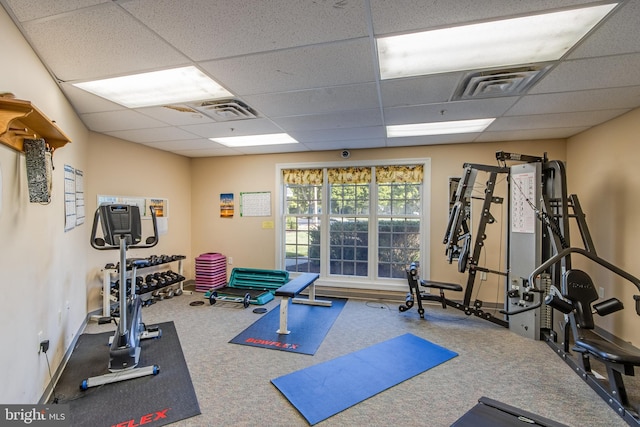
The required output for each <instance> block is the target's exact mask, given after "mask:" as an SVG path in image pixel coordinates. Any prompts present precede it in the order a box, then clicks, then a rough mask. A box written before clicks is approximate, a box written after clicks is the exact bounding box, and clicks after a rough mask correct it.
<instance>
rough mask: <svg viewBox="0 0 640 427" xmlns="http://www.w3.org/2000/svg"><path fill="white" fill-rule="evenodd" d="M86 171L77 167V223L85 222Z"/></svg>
mask: <svg viewBox="0 0 640 427" xmlns="http://www.w3.org/2000/svg"><path fill="white" fill-rule="evenodd" d="M84 217H85V211H84V173H83V172H82V171H81V170H78V169H76V225H81V224H84Z"/></svg>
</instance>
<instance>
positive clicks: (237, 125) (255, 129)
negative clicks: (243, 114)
mask: <svg viewBox="0 0 640 427" xmlns="http://www.w3.org/2000/svg"><path fill="white" fill-rule="evenodd" d="M181 129H183V130H185V131H187V132H190V133H192V134H194V135H198V136H202V137H204V138H213V137H227V136H244V135H263V134H268V133H282V129H281V128H279V127H278V126H276V125H275V124H273V122H271V121H270V120H268V119H248V120H234V121H229V122H215V123H206V124H202V125H188V126H181Z"/></svg>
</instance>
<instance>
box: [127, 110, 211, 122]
mask: <svg viewBox="0 0 640 427" xmlns="http://www.w3.org/2000/svg"><path fill="white" fill-rule="evenodd" d="M136 111H138V112H139V113H141V114H144V115H145V116H149V117H152V118H154V119H156V120H160V121H161V122H163V123H167V124H169V125H173V126H186V125H201V124H206V123H214V122H215V121H214V120H213V119H211V118H209V117H207V116H205V115H204V114H202V113H200V112H197V111H194V112H188V111H178V110H176V109H173V108H169V107H163V106H160V107H148V108H137V109H136Z"/></svg>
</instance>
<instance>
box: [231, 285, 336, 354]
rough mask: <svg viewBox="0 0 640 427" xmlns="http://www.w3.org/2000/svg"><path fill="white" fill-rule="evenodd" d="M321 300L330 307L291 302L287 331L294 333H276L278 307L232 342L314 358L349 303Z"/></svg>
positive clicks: (331, 299)
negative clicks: (329, 303) (329, 304)
mask: <svg viewBox="0 0 640 427" xmlns="http://www.w3.org/2000/svg"><path fill="white" fill-rule="evenodd" d="M322 299H323V300H330V301H331V307H325V306H319V305H306V304H292V303H291V302H289V317H288V326H287V329H289V330H290V331H291V333H290V334H279V333H278V332H277V330H278V329H279V328H280V305H278V306H276V307H275V308H273V309H272V310H271V311H270V312H269V313H267V314H265V315H264V316H262V317H261V318H260V319H258V320H257V321H255V322H254V323H253V324H252V325H251V326H249V327H248V328H247V329H245V330H244V331H242V332H241V333H240V334H239V335H237V336H236V337H235V338H233V339H232V340H231V341H229V342H230V343H233V344H242V345H248V346H252V347H262V348H270V349H273V350H282V351H288V352H292V353H302V354H310V355H313V354H315V352H316V351H317V350H318V348H319V347H320V344H322V341H324V337H325V336H326V335H327V333H328V332H329V329H331V327H332V326H333V323H334V322H335V320H336V319H337V318H338V316H339V315H340V313H341V312H342V308H343V307H344V305H345V304H346V303H347V300H346V299H344V298H322Z"/></svg>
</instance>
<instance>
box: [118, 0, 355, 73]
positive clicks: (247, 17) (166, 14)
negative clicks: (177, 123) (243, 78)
mask: <svg viewBox="0 0 640 427" xmlns="http://www.w3.org/2000/svg"><path fill="white" fill-rule="evenodd" d="M122 7H124V8H125V9H127V10H128V11H129V12H130V13H131V14H132V15H133V16H135V17H136V18H138V19H140V20H141V21H143V22H145V23H146V25H148V26H149V27H150V28H151V29H153V30H154V31H155V32H157V33H158V34H160V35H161V36H162V37H163V38H164V39H165V40H167V41H168V42H169V43H171V44H173V45H174V46H176V47H177V48H178V49H180V50H182V51H183V52H185V54H186V55H187V56H189V57H190V58H191V59H193V60H195V61H205V60H211V59H217V58H225V57H232V56H238V55H245V54H249V53H256V52H264V51H271V50H278V49H286V48H291V47H295V46H304V45H311V44H317V43H326V42H332V41H336V40H343V39H352V38H357V37H364V36H366V35H367V22H366V20H365V19H364V16H365V10H364V2H362V1H311V2H306V1H304V2H303V1H291V0H269V1H241V2H234V1H228V0H217V1H213V0H181V1H179V2H176V1H175V0H141V1H133V2H123V4H122ZM185 29H188V30H187V31H185Z"/></svg>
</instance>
